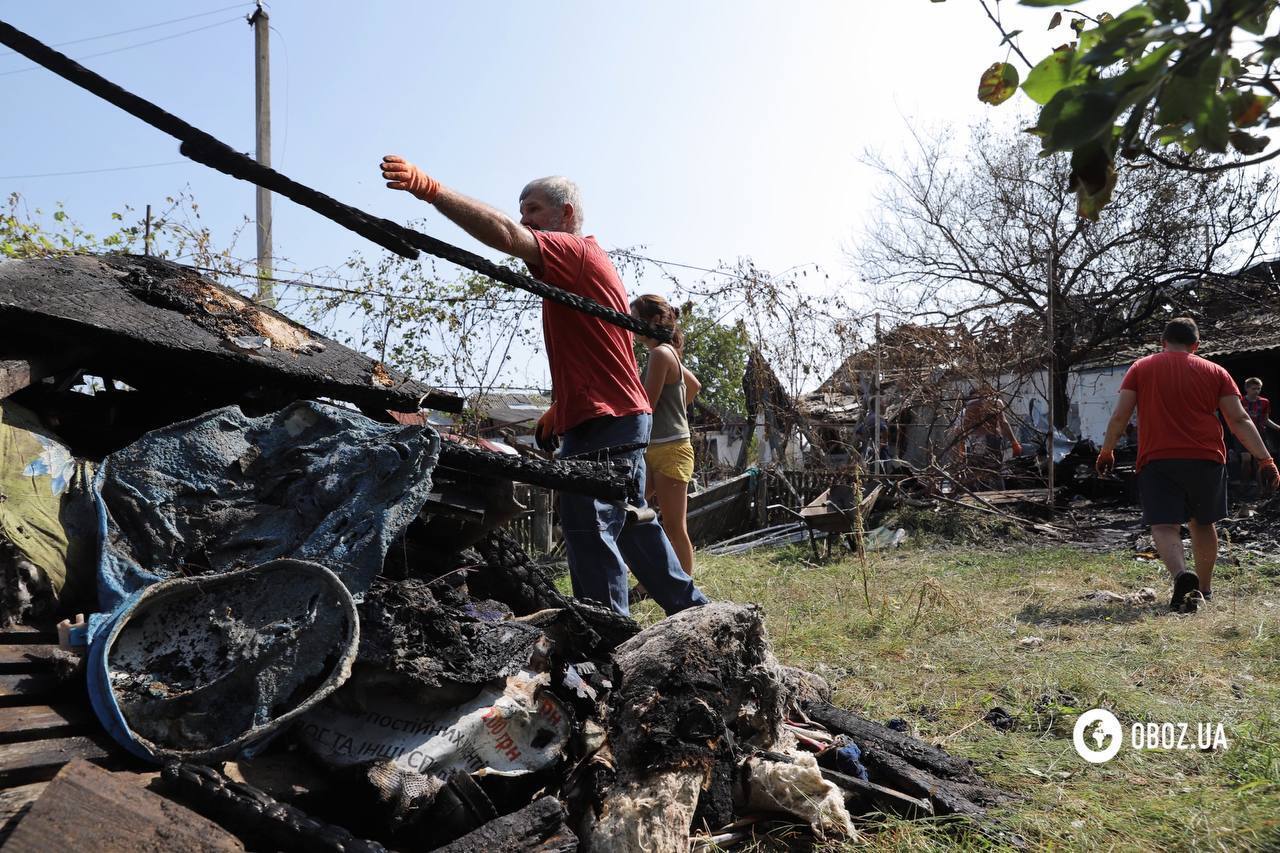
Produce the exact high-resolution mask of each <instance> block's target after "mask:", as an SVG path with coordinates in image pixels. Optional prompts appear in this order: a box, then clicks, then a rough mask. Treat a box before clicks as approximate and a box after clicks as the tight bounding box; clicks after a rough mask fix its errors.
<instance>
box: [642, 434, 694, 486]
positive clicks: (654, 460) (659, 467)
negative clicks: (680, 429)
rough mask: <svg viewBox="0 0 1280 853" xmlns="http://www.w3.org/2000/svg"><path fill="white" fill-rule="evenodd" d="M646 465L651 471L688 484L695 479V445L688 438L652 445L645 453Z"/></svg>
mask: <svg viewBox="0 0 1280 853" xmlns="http://www.w3.org/2000/svg"><path fill="white" fill-rule="evenodd" d="M644 464H645V465H646V466H647V467H648V469H649V470H650V471H657V472H658V473H659V474H662V475H663V476H666V477H670V478H671V479H673V480H679V481H680V482H681V483H688V482H689V481H690V480H692V479H693V445H691V444H690V443H689V439H687V438H682V439H680V440H678V441H664V442H663V443H662V444H651V445H649V449H648V450H646V451H645V452H644Z"/></svg>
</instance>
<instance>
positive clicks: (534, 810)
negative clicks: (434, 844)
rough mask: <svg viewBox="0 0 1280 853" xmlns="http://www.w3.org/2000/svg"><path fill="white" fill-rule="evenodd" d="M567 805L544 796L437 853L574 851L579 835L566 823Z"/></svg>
mask: <svg viewBox="0 0 1280 853" xmlns="http://www.w3.org/2000/svg"><path fill="white" fill-rule="evenodd" d="M565 817H566V814H565V810H564V806H562V805H561V804H560V801H559V800H557V799H556V798H555V797H543V798H542V799H540V800H534V801H533V802H532V803H530V804H529V805H527V806H525V807H524V808H522V809H520V811H518V812H512V813H511V814H509V815H503V816H502V817H500V818H498V819H497V820H491V821H489V822H488V823H486V824H485V825H484V826H482V827H480V828H479V829H476V830H473V831H472V832H469V833H467V834H466V835H464V836H462V837H461V838H459V839H458V840H457V841H454V842H453V843H451V844H446V845H445V846H444V847H441V848H439V849H438V850H437V851H436V853H464V851H466V853H469V851H472V850H502V851H507V853H535V851H536V853H573V851H575V850H577V849H578V837H577V836H576V835H574V834H573V831H572V830H570V829H569V827H567V826H565Z"/></svg>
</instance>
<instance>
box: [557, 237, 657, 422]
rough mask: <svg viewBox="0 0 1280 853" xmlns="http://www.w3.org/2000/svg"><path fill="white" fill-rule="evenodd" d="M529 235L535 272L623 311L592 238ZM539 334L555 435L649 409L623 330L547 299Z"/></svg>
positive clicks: (620, 290) (622, 299)
mask: <svg viewBox="0 0 1280 853" xmlns="http://www.w3.org/2000/svg"><path fill="white" fill-rule="evenodd" d="M533 236H534V238H535V239H536V240H537V241H538V248H539V249H541V250H542V269H541V270H534V271H533V272H534V275H535V276H537V277H538V278H539V279H540V280H542V281H545V282H546V283H547V284H553V285H555V286H556V287H559V288H561V289H562V290H567V291H569V292H570V293H576V294H578V295H580V296H586V297H587V298H589V299H594V300H595V301H596V302H599V303H600V304H601V305H605V306H607V307H609V308H612V309H614V310H615V311H621V312H622V313H624V314H625V313H627V311H628V306H627V291H626V288H624V287H623V286H622V280H621V279H620V278H618V271H617V270H615V269H614V268H613V263H612V262H611V261H610V260H609V256H608V255H607V254H606V253H605V251H604V249H601V248H600V244H599V243H597V242H596V239H595V238H594V237H579V236H577V235H576V234H569V233H567V232H564V231H534V232H533ZM542 336H543V338H544V340H545V341H546V344H547V359H548V360H549V361H550V362H551V390H552V394H553V395H554V396H555V400H556V404H555V418H554V423H553V424H552V428H553V429H554V430H555V432H556V434H557V435H563V434H564V433H566V432H568V431H569V430H571V429H573V428H574V427H575V426H577V425H578V424H580V423H582V422H583V421H586V420H590V419H591V418H598V417H600V416H602V415H611V416H613V417H623V416H626V415H639V414H646V413H648V412H649V411H651V410H650V408H649V396H648V395H647V394H646V393H645V390H644V385H642V384H641V383H640V369H639V367H638V366H637V365H636V354H635V350H633V349H632V348H631V333H630V332H628V331H627V330H626V329H621V328H619V327H617V326H615V325H613V324H612V323H606V322H605V321H604V320H601V319H598V318H596V317H591V316H589V315H587V314H583V313H582V312H581V311H575V310H574V309H572V308H570V307H568V306H567V305H561V304H559V303H558V302H549V301H547V300H545V299H544V300H542Z"/></svg>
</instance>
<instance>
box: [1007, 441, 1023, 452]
mask: <svg viewBox="0 0 1280 853" xmlns="http://www.w3.org/2000/svg"><path fill="white" fill-rule="evenodd" d="M1009 443H1010V444H1012V445H1013V455H1014V456H1021V455H1022V444H1021V443H1020V442H1019V441H1018V439H1016V438H1015V439H1011V440H1010V442H1009Z"/></svg>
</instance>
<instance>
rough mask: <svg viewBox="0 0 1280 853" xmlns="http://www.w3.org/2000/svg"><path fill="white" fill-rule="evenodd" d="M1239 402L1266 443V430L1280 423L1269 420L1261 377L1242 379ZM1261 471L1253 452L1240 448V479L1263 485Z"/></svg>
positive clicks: (1278, 428) (1268, 403) (1267, 403)
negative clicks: (1241, 391)
mask: <svg viewBox="0 0 1280 853" xmlns="http://www.w3.org/2000/svg"><path fill="white" fill-rule="evenodd" d="M1240 402H1241V405H1243V406H1244V410H1245V412H1247V413H1248V415H1249V420H1251V421H1253V426H1254V428H1256V429H1257V430H1258V435H1260V436H1262V443H1263V444H1264V445H1266V444H1267V443H1268V442H1267V430H1269V429H1274V430H1280V424H1277V423H1276V422H1275V421H1273V420H1271V401H1270V400H1268V399H1267V398H1266V397H1264V396H1262V380H1261V379H1259V378H1258V377H1256V376H1251V377H1249V378H1248V379H1246V380H1245V381H1244V399H1243V400H1241V401H1240ZM1268 449H1270V448H1268ZM1261 473H1262V472H1261V470H1260V469H1259V468H1258V466H1257V465H1256V464H1255V460H1254V457H1253V454H1251V453H1249V452H1248V451H1247V450H1245V449H1244V448H1240V479H1241V480H1242V481H1244V482H1245V483H1247V484H1250V485H1253V486H1257V487H1259V488H1261V487H1262V486H1263V483H1262V477H1261ZM1263 491H1264V494H1265V492H1266V490H1265V489H1263Z"/></svg>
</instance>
